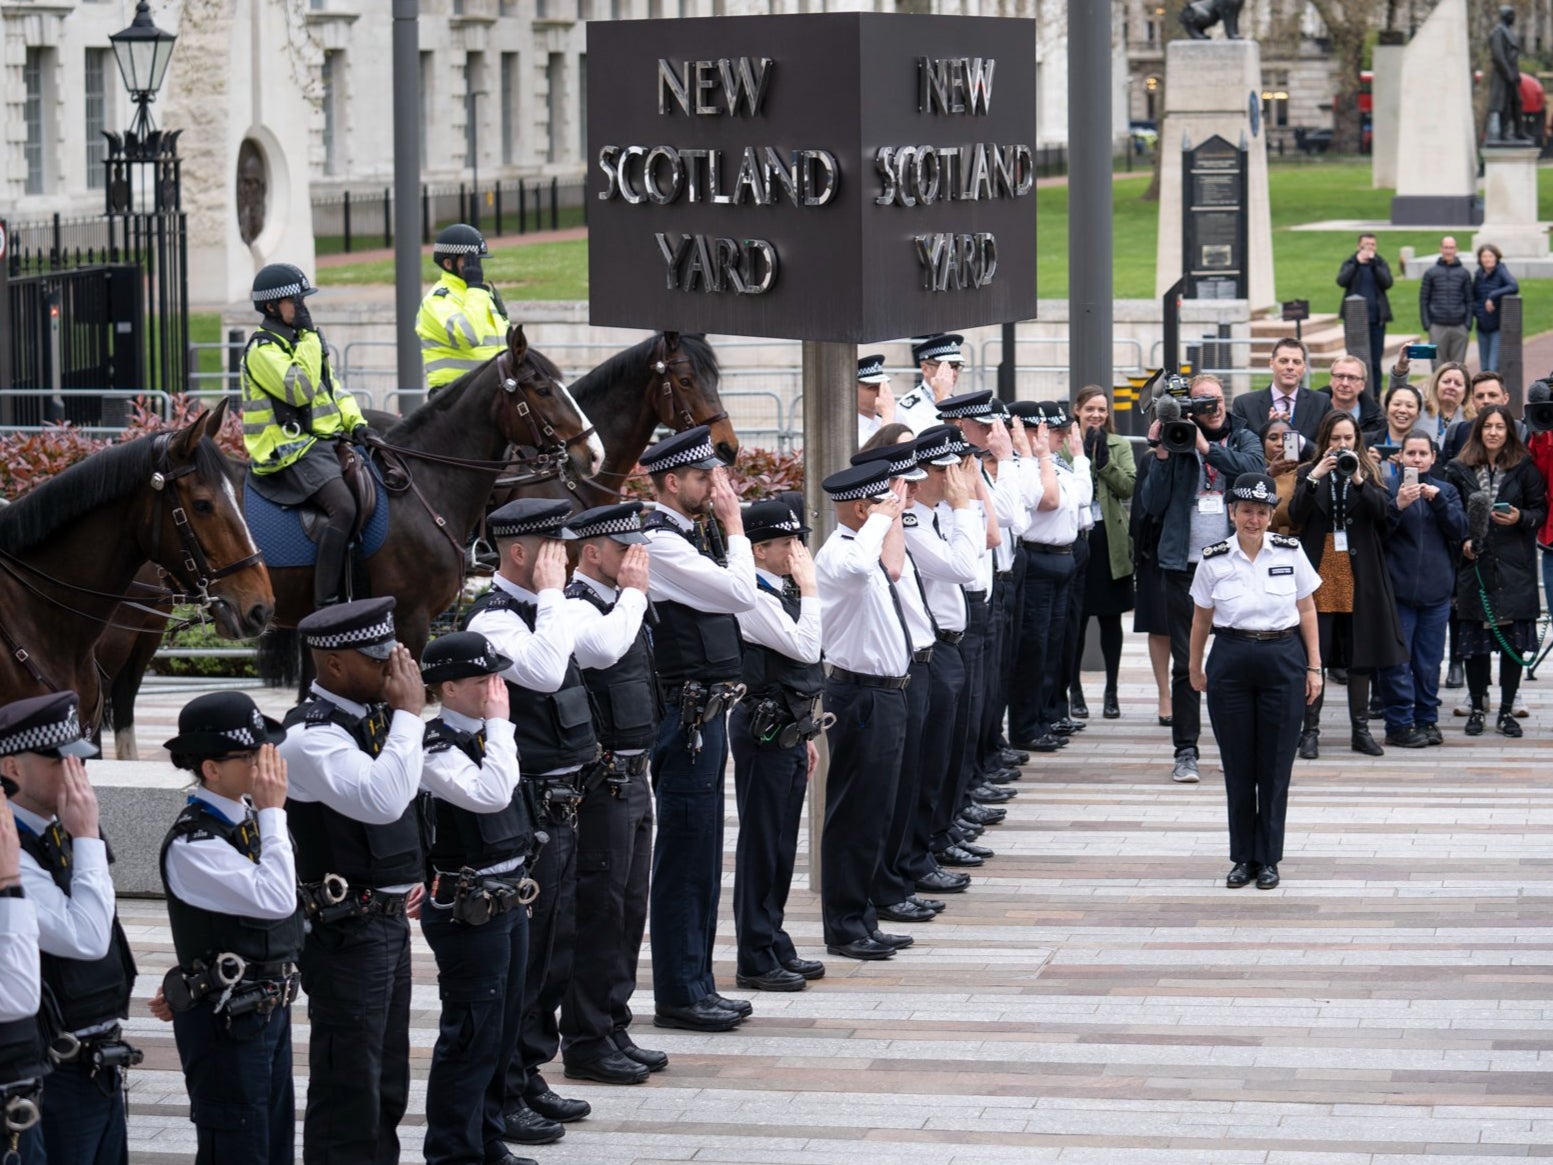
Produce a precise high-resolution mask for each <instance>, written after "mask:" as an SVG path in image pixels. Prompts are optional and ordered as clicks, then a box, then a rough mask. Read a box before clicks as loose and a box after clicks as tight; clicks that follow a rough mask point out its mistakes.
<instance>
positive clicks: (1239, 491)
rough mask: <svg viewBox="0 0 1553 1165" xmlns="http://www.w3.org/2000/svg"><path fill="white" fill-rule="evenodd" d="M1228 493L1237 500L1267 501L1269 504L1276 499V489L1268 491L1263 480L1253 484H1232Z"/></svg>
mask: <svg viewBox="0 0 1553 1165" xmlns="http://www.w3.org/2000/svg"><path fill="white" fill-rule="evenodd" d="M1229 495H1230V497H1232V498H1234V499H1235V500H1236V501H1237V502H1268V503H1269V504H1271V503H1273V502H1276V501H1277V500H1278V494H1277V491H1269V490H1268V488H1267V483H1266V482H1264V481H1259V482H1257V483H1256V484H1255V485H1237V486H1233V487H1231V489H1230V491H1229Z"/></svg>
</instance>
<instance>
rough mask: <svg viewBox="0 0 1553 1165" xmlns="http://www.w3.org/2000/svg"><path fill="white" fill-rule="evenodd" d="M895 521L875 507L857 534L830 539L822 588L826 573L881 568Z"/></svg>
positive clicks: (822, 560)
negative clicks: (886, 540) (881, 561)
mask: <svg viewBox="0 0 1553 1165" xmlns="http://www.w3.org/2000/svg"><path fill="white" fill-rule="evenodd" d="M892 524H893V519H892V518H891V517H890V515H888V514H886V513H883V512H881V511H879V510H874V511H873V512H872V513H870V514H869V515H868V520H867V521H865V522H864V523H863V524H862V526H860V527H859V528H858V531H857V534H856V535H855V536H853V537H851V538H832V539H829V540H828V541H827V542H826V543H825V545H824V547H823V548H822V549H821V551H820V554H819V557H817V558H816V559H815V565H816V566H817V567H818V568H819V573H820V590H821V591H824V589H825V576H826V575H830V576H831V577H832V578H838V579H839V578H841V577H843V576H845V575H859V574H867V573H868V572H869V571H871V570H878V569H879V562H880V556H881V553H882V551H883V550H884V536H885V535H886V534H888V533H889V532H890V527H891V525H892ZM655 565H656V564H655Z"/></svg>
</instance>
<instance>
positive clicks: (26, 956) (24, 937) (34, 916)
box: [0, 890, 294, 1023]
mask: <svg viewBox="0 0 1553 1165" xmlns="http://www.w3.org/2000/svg"><path fill="white" fill-rule="evenodd" d="M22 892H23V893H24V894H25V893H26V891H25V890H23V891H22ZM293 896H294V895H293ZM42 982H43V978H42V968H41V966H40V964H39V961H38V908H37V906H36V905H35V904H34V903H33V901H32V899H30V898H0V1023H10V1022H12V1021H13V1020H18V1019H27V1018H28V1017H29V1016H34V1015H37V1014H38V1007H39V1003H40V998H39V996H40V992H41V990H42Z"/></svg>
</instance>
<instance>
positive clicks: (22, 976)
mask: <svg viewBox="0 0 1553 1165" xmlns="http://www.w3.org/2000/svg"><path fill="white" fill-rule="evenodd" d="M14 792H16V784H15V782H14V781H12V780H11V779H10V778H9V777H0V1145H3V1147H4V1150H5V1151H7V1152H11V1153H15V1154H16V1155H17V1157H18V1158H19V1160H20V1163H21V1165H42V1162H43V1141H42V1136H41V1134H40V1133H39V1132H38V1131H37V1121H38V1119H39V1112H38V1103H39V1101H40V1099H41V1096H42V1081H43V1077H44V1076H45V1075H46V1074H47V1072H48V1059H47V1057H46V1056H45V1055H44V1051H43V1038H42V1034H41V1033H40V1031H39V1030H38V1007H39V1006H40V1004H41V1001H42V987H43V978H42V972H41V971H40V969H39V965H38V908H37V906H35V905H34V904H33V902H32V900H31V899H30V898H28V897H27V894H26V891H25V890H23V889H22V873H21V854H22V850H21V842H20V841H19V840H18V839H17V836H16V819H15V818H14V817H13V816H12V815H11V805H10V794H12V793H14Z"/></svg>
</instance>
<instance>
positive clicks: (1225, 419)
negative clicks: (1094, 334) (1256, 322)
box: [1138, 373, 1267, 783]
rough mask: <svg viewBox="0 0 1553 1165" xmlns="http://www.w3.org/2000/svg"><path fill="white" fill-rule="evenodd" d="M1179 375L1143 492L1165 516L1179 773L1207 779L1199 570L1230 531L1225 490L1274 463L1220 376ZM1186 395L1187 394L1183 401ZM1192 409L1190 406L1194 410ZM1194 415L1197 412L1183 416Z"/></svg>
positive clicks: (1163, 400) (1147, 505)
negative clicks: (1195, 668)
mask: <svg viewBox="0 0 1553 1165" xmlns="http://www.w3.org/2000/svg"><path fill="white" fill-rule="evenodd" d="M1182 379H1183V378H1181V377H1172V378H1171V381H1172V382H1173V383H1170V384H1168V385H1167V388H1166V392H1165V393H1164V394H1162V395H1160V396H1158V397H1156V398H1155V402H1154V413H1155V419H1154V423H1153V424H1151V425H1150V426H1149V434H1148V442H1149V448H1151V449H1152V450H1153V451H1154V457H1155V458H1156V463H1155V464H1154V465H1152V466H1150V467H1149V471H1148V474H1147V475H1146V476H1144V477H1143V483H1142V485H1141V486H1140V487H1139V490H1138V497H1139V499H1140V500H1141V502H1142V504H1143V507H1144V509H1145V510H1147V511H1148V513H1149V514H1151V515H1152V516H1153V517H1155V518H1156V519H1158V520H1159V524H1160V531H1159V548H1158V551H1157V560H1158V563H1159V567H1160V571H1161V573H1162V574H1163V575H1164V580H1165V603H1166V618H1167V623H1168V626H1169V630H1170V658H1171V673H1170V703H1171V729H1170V735H1171V744H1172V745H1173V746H1174V749H1175V763H1174V766H1173V768H1172V770H1171V773H1170V778H1171V780H1174V781H1180V782H1183V783H1191V782H1195V781H1197V780H1198V779H1199V774H1198V770H1197V740H1198V737H1199V736H1200V735H1201V732H1202V696H1201V694H1200V693H1199V692H1198V691H1197V690H1196V689H1195V688H1193V687H1192V679H1191V633H1192V618H1193V611H1194V609H1195V608H1194V604H1193V603H1192V594H1191V588H1192V578H1193V576H1194V575H1195V574H1196V571H1197V564H1198V563H1200V562H1201V561H1202V551H1203V547H1205V546H1212V545H1214V544H1215V543H1217V542H1221V541H1223V539H1224V537H1225V535H1226V534H1228V533H1229V517H1228V514H1227V512H1226V510H1225V505H1224V496H1225V490H1226V489H1227V488H1228V487H1229V486H1230V485H1231V484H1233V483H1234V480H1235V478H1237V477H1239V476H1240V475H1241V474H1242V473H1262V472H1265V470H1266V468H1267V463H1266V461H1265V460H1264V459H1263V457H1262V442H1261V439H1260V438H1259V437H1258V436H1257V435H1256V433H1255V432H1254V431H1253V430H1251V429H1249V428H1246V427H1244V426H1242V425H1241V424H1239V423H1238V422H1236V421H1235V420H1233V419H1232V418H1231V417H1230V415H1229V413H1228V412H1227V411H1226V409H1225V406H1224V386H1223V384H1221V383H1220V381H1219V379H1218V377H1216V376H1210V375H1208V374H1207V373H1200V374H1198V375H1197V376H1195V377H1193V378H1192V380H1191V383H1190V384H1189V385H1187V384H1183V383H1181V381H1182ZM1181 398H1186V399H1185V402H1184V403H1183V401H1182V399H1181ZM1188 410H1189V411H1188ZM1183 416H1186V417H1189V418H1190V419H1189V420H1185V419H1183Z"/></svg>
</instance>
